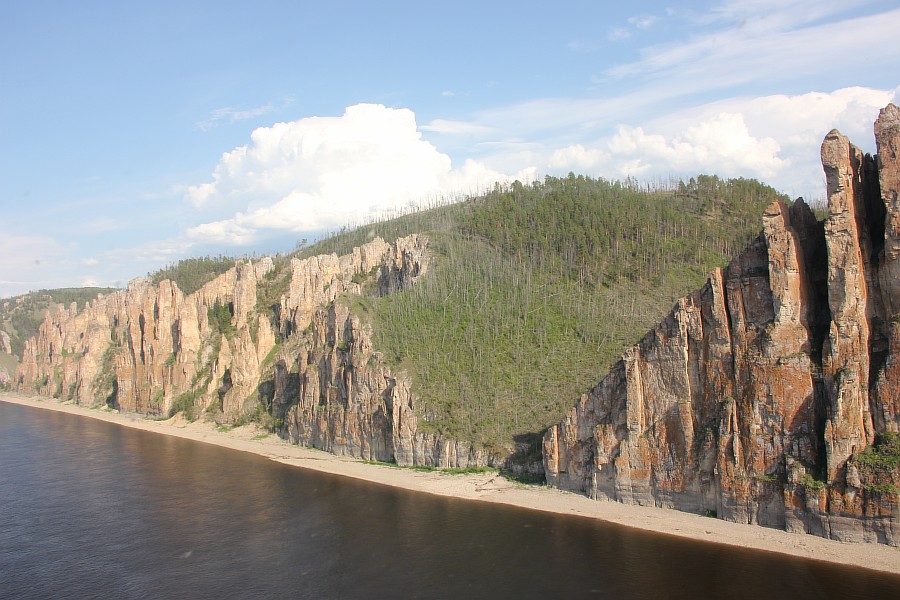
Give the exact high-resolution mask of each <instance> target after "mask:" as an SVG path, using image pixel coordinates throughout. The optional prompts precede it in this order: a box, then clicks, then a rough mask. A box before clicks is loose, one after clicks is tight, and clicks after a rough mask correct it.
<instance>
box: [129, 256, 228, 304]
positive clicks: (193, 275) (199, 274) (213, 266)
mask: <svg viewBox="0 0 900 600" xmlns="http://www.w3.org/2000/svg"><path fill="white" fill-rule="evenodd" d="M234 262H235V258H234V257H230V256H221V255H220V256H201V257H198V258H186V259H184V260H179V261H178V262H177V263H175V264H173V265H168V266H166V267H164V268H162V269H160V270H159V271H156V272H155V273H148V274H147V277H149V278H150V281H151V282H152V283H153V284H154V285H155V284H158V283H159V282H161V281H163V280H164V279H169V280H171V281H173V282H174V283H175V285H177V286H178V289H179V290H181V291H182V292H183V293H184V294H186V295H187V294H193V293H194V292H196V291H197V290H199V289H200V288H202V287H203V286H204V285H205V284H207V283H209V282H210V281H212V280H213V279H215V278H216V277H218V276H219V275H221V274H222V273H224V272H226V271H227V270H228V269H230V268H232V267H233V266H234Z"/></svg>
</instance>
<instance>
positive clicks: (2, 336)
mask: <svg viewBox="0 0 900 600" xmlns="http://www.w3.org/2000/svg"><path fill="white" fill-rule="evenodd" d="M0 352H2V353H4V354H12V348H11V347H10V345H9V334H8V333H6V332H5V331H0Z"/></svg>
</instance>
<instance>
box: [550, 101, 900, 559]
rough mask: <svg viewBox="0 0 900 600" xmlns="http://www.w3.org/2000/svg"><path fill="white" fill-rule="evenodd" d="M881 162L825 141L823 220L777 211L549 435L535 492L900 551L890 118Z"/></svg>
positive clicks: (783, 208) (899, 140) (898, 113)
mask: <svg viewBox="0 0 900 600" xmlns="http://www.w3.org/2000/svg"><path fill="white" fill-rule="evenodd" d="M875 138H876V143H877V156H875V157H872V156H869V155H865V154H863V153H862V152H861V151H860V150H859V149H858V148H856V147H855V146H853V145H852V144H850V142H849V141H848V140H847V138H845V137H844V136H843V135H841V134H840V133H839V132H838V131H832V132H830V133H829V134H828V135H827V136H826V138H825V141H824V143H823V145H822V164H823V167H824V170H825V175H826V180H827V188H828V217H827V218H826V219H825V221H824V222H818V221H817V219H816V218H815V216H814V215H813V213H812V212H811V210H810V209H809V208H808V207H807V206H806V204H805V203H804V202H803V201H802V200H798V201H797V202H795V203H793V205H791V206H787V205H786V204H785V203H783V202H776V203H773V204H772V205H771V206H770V207H769V208H768V210H767V211H766V213H765V215H764V217H763V231H762V233H761V234H760V236H759V238H758V239H757V240H756V241H755V242H754V243H753V244H752V245H751V246H750V247H749V248H748V249H747V250H745V251H744V252H743V253H741V254H740V255H739V256H737V257H736V258H735V259H734V260H732V261H731V263H730V264H729V265H728V266H727V267H726V268H724V269H717V270H716V271H714V272H713V273H712V274H711V275H710V277H709V280H708V282H707V283H706V285H705V286H704V287H703V288H702V289H701V290H699V291H697V292H694V293H693V294H690V295H688V296H686V297H684V298H682V299H680V300H679V301H678V302H677V303H676V305H675V307H674V308H673V309H672V311H671V313H670V314H669V315H668V316H667V317H666V318H665V319H664V320H663V321H662V323H660V324H659V325H658V326H657V327H656V328H655V329H653V330H652V331H650V332H649V333H648V334H647V335H646V336H645V337H644V338H643V340H641V342H640V343H639V344H638V345H637V346H635V347H633V348H630V349H628V350H627V351H626V352H625V353H624V355H623V356H622V358H621V360H620V361H619V362H618V363H617V364H616V365H615V366H614V367H613V369H612V371H611V372H610V373H609V374H608V375H607V376H606V377H605V378H604V379H603V380H602V381H601V382H600V383H599V384H598V385H597V386H596V387H594V388H593V389H592V390H590V391H589V392H588V393H586V394H584V395H583V396H582V397H581V398H580V399H579V401H578V402H577V403H576V405H575V406H574V407H573V408H571V409H570V410H569V411H568V413H567V414H566V416H565V419H564V420H563V421H562V422H561V423H559V424H557V425H554V426H552V427H550V428H549V429H548V431H547V433H546V434H545V436H544V441H543V453H544V467H545V473H546V477H547V481H548V482H549V483H550V484H552V485H555V486H558V487H560V488H563V489H567V490H572V491H577V492H581V493H585V494H587V495H589V496H590V497H592V498H597V499H608V500H615V501H619V502H624V503H633V504H642V505H657V506H663V507H670V508H676V509H680V510H685V511H691V512H696V513H701V514H708V515H716V516H718V517H719V518H722V519H726V520H729V521H738V522H747V523H756V524H760V525H764V526H768V527H776V528H780V529H785V530H788V531H805V532H808V533H813V534H816V535H821V536H825V537H830V538H834V539H838V540H854V541H871V542H874V541H877V542H881V543H887V544H892V545H900V498H898V484H900V456H898V447H897V446H898V445H900V444H898V437H897V436H898V433H897V432H898V431H900V392H898V390H900V260H898V259H900V198H898V193H900V160H898V155H897V154H898V153H897V149H898V145H900V110H898V108H897V107H896V106H893V105H889V106H888V107H886V108H885V109H884V110H883V111H882V112H881V114H880V116H879V118H878V120H877V122H876V123H875Z"/></svg>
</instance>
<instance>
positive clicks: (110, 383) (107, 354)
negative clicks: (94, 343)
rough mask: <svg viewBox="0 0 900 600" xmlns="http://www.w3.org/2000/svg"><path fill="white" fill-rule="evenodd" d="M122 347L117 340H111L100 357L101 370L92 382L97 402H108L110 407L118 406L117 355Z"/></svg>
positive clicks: (92, 390) (92, 391)
mask: <svg viewBox="0 0 900 600" xmlns="http://www.w3.org/2000/svg"><path fill="white" fill-rule="evenodd" d="M119 352H121V348H120V347H119V345H118V344H116V343H115V342H112V341H111V342H110V343H109V345H108V346H107V347H106V350H104V351H103V357H102V358H101V359H100V372H99V373H97V376H96V377H95V378H94V381H93V382H91V393H92V395H93V396H94V402H95V403H96V404H101V403H103V404H106V405H107V406H109V407H110V408H115V407H116V402H117V400H118V398H117V395H118V382H117V380H116V356H117V355H118V353H119Z"/></svg>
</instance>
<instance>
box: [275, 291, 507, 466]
mask: <svg viewBox="0 0 900 600" xmlns="http://www.w3.org/2000/svg"><path fill="white" fill-rule="evenodd" d="M273 390H274V395H273V402H274V404H275V407H276V408H275V411H274V412H275V414H276V415H280V419H282V420H283V421H284V429H285V431H286V433H287V435H288V437H289V439H290V440H291V441H293V442H294V443H297V444H303V445H307V446H313V447H315V448H320V449H322V450H326V451H328V452H332V453H334V454H338V455H343V456H353V457H356V458H363V459H366V460H379V461H386V462H396V463H397V464H399V465H428V466H436V467H454V468H466V467H470V466H485V465H494V466H500V464H501V462H502V460H503V458H504V457H501V456H497V455H492V454H490V453H488V452H487V451H485V450H484V449H482V448H478V447H474V446H472V445H471V444H468V443H465V442H459V441H455V440H449V439H446V438H443V437H441V436H439V435H436V434H429V433H426V432H423V431H421V430H420V427H419V420H418V417H417V415H416V410H415V402H416V401H415V397H414V395H413V393H412V392H411V391H410V382H409V380H408V379H407V378H406V377H405V376H404V375H403V374H397V373H394V372H392V370H391V369H389V368H388V367H386V366H385V365H384V363H383V362H382V360H381V357H380V356H379V355H378V354H377V353H376V352H374V351H373V349H372V328H371V326H370V325H369V324H367V323H364V322H362V321H361V320H360V318H359V317H357V316H351V314H350V310H349V309H348V308H347V306H346V305H345V304H344V303H343V302H341V301H337V302H334V303H332V304H330V305H329V306H327V307H320V308H318V309H316V310H315V311H314V312H313V314H312V315H311V317H310V322H309V325H308V329H307V332H306V333H305V334H304V335H303V337H302V340H300V344H299V348H298V349H297V350H296V351H294V352H291V351H285V352H282V353H280V356H279V359H278V362H277V363H276V368H275V380H274V386H273Z"/></svg>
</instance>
